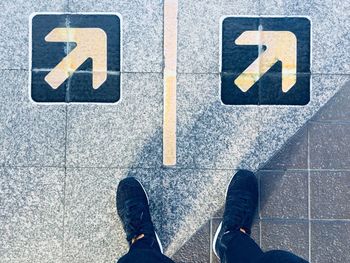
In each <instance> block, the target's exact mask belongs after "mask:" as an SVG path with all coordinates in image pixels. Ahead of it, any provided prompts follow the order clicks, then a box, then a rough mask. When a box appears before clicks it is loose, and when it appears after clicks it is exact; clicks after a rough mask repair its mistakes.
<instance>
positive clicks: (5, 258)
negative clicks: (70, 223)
mask: <svg viewBox="0 0 350 263" xmlns="http://www.w3.org/2000/svg"><path fill="white" fill-rule="evenodd" d="M63 184H64V169H63V168H62V169H61V168H0V205H1V210H0V236H1V238H0V261H1V262H8V263H9V262H11V263H19V262H42V263H44V262H47V263H48V262H57V263H59V262H61V259H62V254H61V253H62V242H63Z"/></svg>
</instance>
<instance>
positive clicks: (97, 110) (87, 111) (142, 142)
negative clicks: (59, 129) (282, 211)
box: [67, 73, 163, 167]
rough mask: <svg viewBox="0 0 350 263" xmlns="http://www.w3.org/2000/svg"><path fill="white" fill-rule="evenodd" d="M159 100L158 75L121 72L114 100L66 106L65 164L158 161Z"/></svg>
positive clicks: (126, 164)
mask: <svg viewBox="0 0 350 263" xmlns="http://www.w3.org/2000/svg"><path fill="white" fill-rule="evenodd" d="M135 102H136V103H135ZM162 102H163V93H162V76H161V75H160V74H141V73H140V74H134V73H131V74H123V75H122V95H121V100H120V101H119V102H117V103H115V104H111V105H91V104H79V105H69V106H68V128H67V129H68V138H67V163H68V165H69V166H78V167H92V166H97V167H130V166H142V165H144V166H146V167H148V166H152V167H154V166H161V160H162V158H161V151H162V146H161V140H162V133H161V131H162V130H161V127H162V120H163V118H162V116H163V114H162V110H163V106H162Z"/></svg>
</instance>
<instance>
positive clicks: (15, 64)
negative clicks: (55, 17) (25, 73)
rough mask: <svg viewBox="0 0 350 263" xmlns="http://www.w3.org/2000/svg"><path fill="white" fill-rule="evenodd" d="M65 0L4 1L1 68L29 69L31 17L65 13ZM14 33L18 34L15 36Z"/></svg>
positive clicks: (0, 49) (0, 45)
mask: <svg viewBox="0 0 350 263" xmlns="http://www.w3.org/2000/svg"><path fill="white" fill-rule="evenodd" d="M66 6H67V1H66V0H64V1H62V0H53V1H44V0H33V1H23V0H14V1H11V2H5V1H2V2H1V3H0V10H1V11H2V15H1V17H0V30H1V32H2V33H1V36H0V54H1V55H0V68H1V69H29V63H28V57H29V54H28V51H29V48H28V47H29V42H28V40H29V37H28V36H29V25H28V23H29V17H30V15H31V14H32V13H33V12H47V11H50V12H63V11H64V10H65V8H66ZM14 31H15V32H16V33H15V34H14Z"/></svg>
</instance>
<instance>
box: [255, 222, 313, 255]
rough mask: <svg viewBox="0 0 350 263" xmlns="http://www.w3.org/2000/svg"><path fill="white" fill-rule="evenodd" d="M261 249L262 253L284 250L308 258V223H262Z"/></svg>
mask: <svg viewBox="0 0 350 263" xmlns="http://www.w3.org/2000/svg"><path fill="white" fill-rule="evenodd" d="M261 248H262V249H263V250H264V251H269V250H276V249H281V250H286V251H290V252H292V253H294V254H296V255H297V256H299V257H302V258H304V259H306V260H308V258H309V223H308V221H293V220H292V221H287V220H281V221H270V220H267V221H264V220H263V221H262V222H261Z"/></svg>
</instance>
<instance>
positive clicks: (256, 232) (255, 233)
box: [210, 217, 260, 263]
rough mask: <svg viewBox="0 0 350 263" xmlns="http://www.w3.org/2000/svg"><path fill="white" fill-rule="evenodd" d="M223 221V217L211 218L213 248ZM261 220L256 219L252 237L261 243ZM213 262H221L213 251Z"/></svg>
mask: <svg viewBox="0 0 350 263" xmlns="http://www.w3.org/2000/svg"><path fill="white" fill-rule="evenodd" d="M221 221H222V218H216V217H215V218H212V220H211V242H210V243H211V249H213V248H212V247H213V244H212V243H213V240H214V237H215V233H216V230H217V229H218V227H219V225H220V223H221ZM259 224H260V221H259V220H256V221H255V222H254V224H253V226H252V234H251V237H252V238H253V239H254V241H255V242H256V243H257V244H258V245H260V225H259ZM210 262H211V263H219V262H220V260H219V259H218V258H217V257H216V255H215V253H214V252H213V251H211V261H210Z"/></svg>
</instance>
